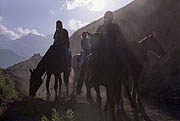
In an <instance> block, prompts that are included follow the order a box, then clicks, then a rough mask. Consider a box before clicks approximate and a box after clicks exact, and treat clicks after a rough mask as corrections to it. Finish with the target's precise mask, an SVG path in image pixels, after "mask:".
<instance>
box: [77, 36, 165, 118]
mask: <svg viewBox="0 0 180 121" xmlns="http://www.w3.org/2000/svg"><path fill="white" fill-rule="evenodd" d="M96 39H97V38H96ZM148 39H151V40H152V41H153V42H154V43H157V42H156V41H157V40H156V38H155V35H154V33H153V34H152V35H150V36H148V37H146V38H145V39H143V41H146V42H147V41H149V40H148ZM90 40H92V38H91V39H90ZM143 41H141V43H142V42H143ZM93 42H95V41H94V40H93ZM138 42H139V41H138ZM97 44H98V41H97V40H96V43H95V45H97ZM143 44H144V43H143ZM91 45H93V44H91ZM156 45H160V44H159V43H158V44H156ZM159 48H160V49H158V47H157V46H156V48H155V47H153V50H156V52H159V53H160V54H162V55H163V54H164V51H163V49H162V47H161V46H159ZM146 49H149V50H151V49H152V48H147V47H146ZM158 57H159V56H158ZM134 59H136V58H134ZM87 60H89V59H87ZM86 64H87V63H86ZM84 68H86V69H87V68H90V67H87V66H86V67H84ZM128 70H129V69H128ZM84 71H85V70H84ZM86 71H87V70H86ZM81 72H82V74H81V75H82V78H84V77H85V76H84V75H86V74H85V72H84V73H83V71H81ZM126 73H127V72H126ZM128 74H133V73H132V72H130V73H129V72H128ZM87 75H88V74H87ZM89 75H91V77H90V76H89V77H86V79H85V81H89V80H91V81H89V83H91V86H90V87H88V88H89V89H88V88H87V97H90V88H91V87H93V86H94V87H95V90H96V92H97V97H98V98H97V99H98V100H99V102H100V100H101V97H100V92H99V89H98V86H99V85H101V84H97V83H99V82H101V81H99V80H97V79H99V78H97V77H98V76H99V75H96V76H92V71H90V73H89ZM125 75H126V76H124V77H125V78H126V81H125V82H124V81H119V82H120V85H119V86H118V88H115V92H113V91H112V92H113V93H112V92H111V93H112V94H115V93H117V90H118V91H121V88H119V87H121V86H122V84H123V83H124V86H125V89H126V92H127V95H128V97H129V99H130V102H131V106H132V107H134V108H135V109H136V110H135V112H134V115H135V117H136V120H138V119H137V107H135V106H134V104H135V103H134V102H133V101H132V98H131V94H130V88H129V85H128V78H127V77H128V76H129V75H127V74H125ZM80 77H81V76H80ZM93 77H94V78H93ZM90 78H91V79H90ZM120 78H121V77H120ZM82 80H83V79H80V81H79V85H82V82H81V81H82ZM93 80H95V81H93ZM104 80H105V79H104ZM104 82H105V81H104ZM93 83H94V85H93ZM136 84H137V83H136ZM117 85H118V84H117ZM134 85H135V83H134ZM135 86H137V85H135ZM80 87H81V86H80ZM80 87H79V89H80ZM116 87H117V86H116ZM79 89H78V90H79ZM134 91H135V88H134ZM79 92H80V91H79ZM107 93H108V90H107ZM112 94H109V96H110V95H112ZM107 96H108V95H107ZM107 98H108V97H107ZM112 98H113V97H112ZM112 98H109V99H112ZM114 98H116V99H117V101H116V103H117V104H119V103H118V102H119V99H121V100H122V98H121V93H118V95H116V96H115V97H114ZM111 102H112V101H111ZM138 102H139V105H140V106H139V107H141V109H142V110H141V113H142V114H143V116H144V119H145V120H150V119H149V118H148V116H147V114H146V113H145V110H144V107H143V105H142V103H141V102H140V98H138ZM121 105H122V103H121ZM111 107H113V106H111ZM122 109H123V108H122ZM112 111H113V110H112Z"/></svg>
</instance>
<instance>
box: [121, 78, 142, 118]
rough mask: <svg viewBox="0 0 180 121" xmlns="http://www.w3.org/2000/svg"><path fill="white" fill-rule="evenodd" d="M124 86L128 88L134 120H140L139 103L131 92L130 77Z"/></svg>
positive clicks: (127, 92)
mask: <svg viewBox="0 0 180 121" xmlns="http://www.w3.org/2000/svg"><path fill="white" fill-rule="evenodd" d="M124 88H125V90H126V94H127V96H128V98H129V101H130V104H131V108H132V109H133V115H134V120H135V121H139V119H138V110H137V104H136V101H135V100H133V99H132V97H131V93H130V88H129V83H128V78H127V79H126V80H125V82H124Z"/></svg>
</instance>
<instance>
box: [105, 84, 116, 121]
mask: <svg viewBox="0 0 180 121" xmlns="http://www.w3.org/2000/svg"><path fill="white" fill-rule="evenodd" d="M107 102H108V105H109V106H110V109H109V114H110V118H111V121H116V118H115V112H114V107H115V104H114V100H113V94H112V89H110V88H108V89H107Z"/></svg>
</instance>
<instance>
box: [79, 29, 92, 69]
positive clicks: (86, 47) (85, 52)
mask: <svg viewBox="0 0 180 121" xmlns="http://www.w3.org/2000/svg"><path fill="white" fill-rule="evenodd" d="M81 38H82V39H81V47H82V50H83V51H82V55H81V60H80V63H79V66H81V65H82V64H83V62H84V58H85V57H86V56H87V55H88V54H89V53H90V44H89V39H88V38H87V33H86V32H83V33H82V36H81Z"/></svg>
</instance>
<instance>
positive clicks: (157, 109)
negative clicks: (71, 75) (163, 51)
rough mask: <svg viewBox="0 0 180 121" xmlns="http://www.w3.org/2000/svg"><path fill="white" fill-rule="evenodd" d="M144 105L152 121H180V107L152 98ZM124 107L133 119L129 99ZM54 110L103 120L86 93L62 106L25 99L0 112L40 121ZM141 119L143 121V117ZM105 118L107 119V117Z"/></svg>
mask: <svg viewBox="0 0 180 121" xmlns="http://www.w3.org/2000/svg"><path fill="white" fill-rule="evenodd" d="M93 93H94V92H93ZM102 96H103V102H105V93H104V94H102ZM94 99H95V97H94ZM144 103H145V105H144V106H145V110H146V112H147V113H148V115H149V117H150V119H151V120H152V121H179V120H180V105H170V104H168V105H167V104H160V103H158V102H156V101H155V100H152V99H151V98H149V99H147V98H146V100H144ZM124 105H125V110H126V112H127V114H128V116H129V117H130V118H131V119H133V114H132V110H131V107H130V105H129V101H128V100H127V99H125V100H124ZM53 108H55V109H57V110H58V111H60V112H62V111H66V110H67V109H72V110H73V112H74V114H75V117H76V121H100V119H101V116H100V113H99V109H98V105H97V104H96V103H89V102H88V101H87V100H86V98H85V93H83V94H82V95H81V96H78V97H76V98H70V97H66V96H63V98H62V100H61V106H59V105H58V103H57V102H54V101H52V102H47V101H44V100H42V99H39V98H32V97H25V98H23V99H22V100H21V101H15V102H14V103H12V104H10V105H9V106H7V107H2V106H1V108H0V109H1V110H0V111H2V110H3V111H4V113H3V115H2V118H1V120H4V121H40V120H41V117H42V116H43V115H45V116H46V117H47V118H50V117H51V113H52V112H51V111H52V109H53ZM101 113H102V112H101ZM103 115H104V114H103ZM139 117H140V119H141V120H142V121H143V119H142V117H141V115H139ZM103 118H105V115H104V116H103Z"/></svg>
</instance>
